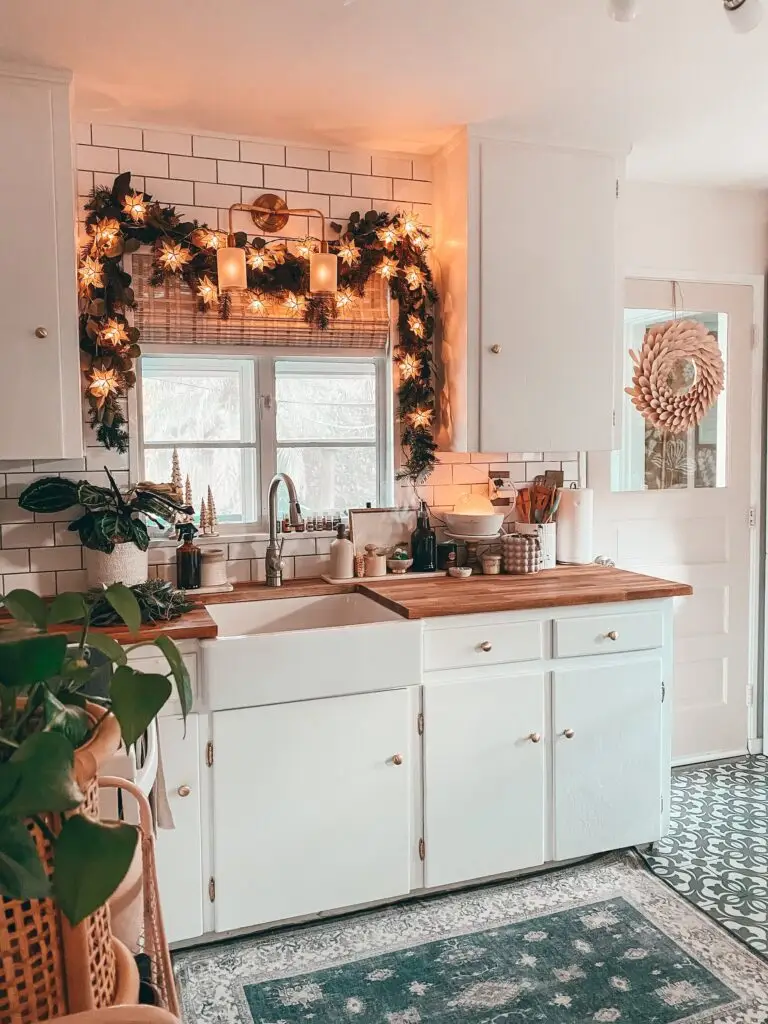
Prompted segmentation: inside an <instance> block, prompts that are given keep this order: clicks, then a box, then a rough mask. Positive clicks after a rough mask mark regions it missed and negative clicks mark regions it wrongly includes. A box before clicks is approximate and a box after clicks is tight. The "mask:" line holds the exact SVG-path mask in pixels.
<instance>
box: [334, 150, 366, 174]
mask: <svg viewBox="0 0 768 1024" xmlns="http://www.w3.org/2000/svg"><path fill="white" fill-rule="evenodd" d="M330 158H331V164H330V166H331V170H332V171H347V172H348V173H350V174H370V173H371V154H370V153H363V152H358V151H356V150H349V151H342V150H331V153H330Z"/></svg>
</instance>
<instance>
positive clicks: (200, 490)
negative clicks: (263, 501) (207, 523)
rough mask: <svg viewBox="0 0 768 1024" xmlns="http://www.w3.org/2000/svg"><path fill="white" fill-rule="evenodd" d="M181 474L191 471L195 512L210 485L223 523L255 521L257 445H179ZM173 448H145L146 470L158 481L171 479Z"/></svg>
mask: <svg viewBox="0 0 768 1024" xmlns="http://www.w3.org/2000/svg"><path fill="white" fill-rule="evenodd" d="M177 447H178V452H179V462H180V463H181V476H182V479H183V480H185V479H186V477H187V474H189V479H190V483H191V484H192V501H193V504H194V506H195V513H196V514H197V513H198V512H199V511H200V501H201V500H202V498H204V497H206V496H207V494H208V487H209V485H210V487H211V490H212V491H213V499H214V501H215V503H216V512H217V514H218V517H219V522H220V523H227V522H229V523H242V522H253V521H254V520H255V519H256V518H257V517H256V513H255V508H254V505H255V494H256V483H255V481H256V452H255V450H254V449H253V448H185V447H183V446H182V445H178V446H177ZM172 456H173V448H172V447H171V448H148V449H146V450H145V451H144V465H145V473H146V476H147V478H148V479H149V480H154V481H155V482H156V483H161V482H165V481H168V480H170V479H171V459H172Z"/></svg>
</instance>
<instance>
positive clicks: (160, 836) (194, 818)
mask: <svg viewBox="0 0 768 1024" xmlns="http://www.w3.org/2000/svg"><path fill="white" fill-rule="evenodd" d="M157 725H158V732H159V735H160V748H161V751H162V758H163V770H164V774H165V783H166V790H167V793H168V801H169V803H170V806H171V812H172V814H173V820H174V825H175V828H173V829H163V828H161V829H158V833H157V842H156V846H155V850H156V856H157V876H158V885H159V887H160V904H161V907H162V910H163V919H164V921H165V931H166V935H167V937H168V941H169V942H181V941H183V940H185V939H193V938H196V937H197V936H198V935H202V934H203V932H204V931H205V927H204V923H203V906H204V900H205V899H207V884H206V882H205V880H204V877H203V865H202V850H203V830H202V806H203V802H202V786H201V784H202V779H201V764H202V760H203V758H202V752H201V748H200V742H201V736H200V716H199V715H189V716H188V717H187V729H186V736H185V735H184V721H183V719H182V718H181V716H178V717H176V716H168V717H164V718H159V719H158V721H157Z"/></svg>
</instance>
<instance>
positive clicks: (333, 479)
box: [277, 446, 378, 515]
mask: <svg viewBox="0 0 768 1024" xmlns="http://www.w3.org/2000/svg"><path fill="white" fill-rule="evenodd" d="M277 468H278V470H280V471H281V472H283V473H287V474H288V475H289V476H290V477H291V478H292V479H293V482H294V483H295V484H296V490H297V491H298V495H299V501H300V502H301V507H302V510H303V511H304V512H306V513H307V515H317V514H318V513H320V512H328V511H331V510H336V511H339V512H343V511H344V510H346V509H349V508H362V507H364V506H365V503H366V502H367V501H370V502H372V503H373V504H375V503H376V498H377V492H378V487H377V473H376V449H375V448H373V447H370V448H351V447H350V448H333V447H331V446H329V447H322V448H320V447H318V448H278V450H277ZM279 494H280V501H281V503H282V505H281V515H284V514H285V512H286V511H287V501H286V498H285V488H282V487H281V488H280V491H279Z"/></svg>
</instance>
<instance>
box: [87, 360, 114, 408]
mask: <svg viewBox="0 0 768 1024" xmlns="http://www.w3.org/2000/svg"><path fill="white" fill-rule="evenodd" d="M88 381H89V383H88V393H89V394H90V395H92V396H93V397H94V398H95V399H96V400H97V402H98V404H99V405H103V404H104V402H105V401H106V400H107V398H108V397H109V396H110V395H111V394H114V393H115V392H116V391H117V389H118V387H119V382H118V379H117V374H116V373H115V371H114V370H100V369H97V368H96V367H93V369H92V370H91V371H90V373H89V375H88Z"/></svg>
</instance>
